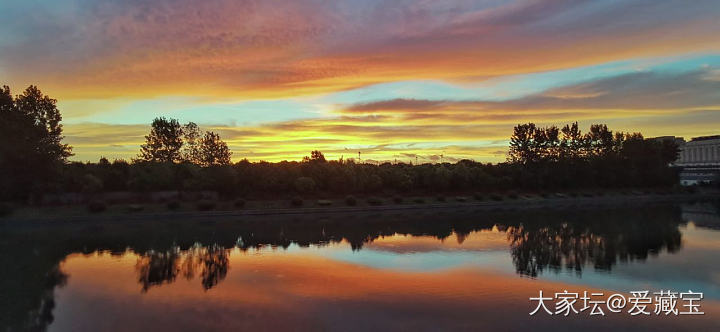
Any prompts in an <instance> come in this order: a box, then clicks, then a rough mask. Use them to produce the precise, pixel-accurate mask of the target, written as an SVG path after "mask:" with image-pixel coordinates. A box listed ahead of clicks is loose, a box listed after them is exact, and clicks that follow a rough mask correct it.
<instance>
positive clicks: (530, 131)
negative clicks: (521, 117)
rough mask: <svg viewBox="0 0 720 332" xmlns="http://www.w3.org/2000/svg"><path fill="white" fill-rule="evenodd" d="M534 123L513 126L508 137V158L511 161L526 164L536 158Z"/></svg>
mask: <svg viewBox="0 0 720 332" xmlns="http://www.w3.org/2000/svg"><path fill="white" fill-rule="evenodd" d="M535 130H536V127H535V124H534V123H527V124H519V125H517V126H515V128H513V134H512V136H511V137H510V150H509V151H508V160H509V161H510V162H513V163H520V164H527V163H530V162H532V161H536V160H537V155H536V151H535V148H534V144H535V141H534V140H535Z"/></svg>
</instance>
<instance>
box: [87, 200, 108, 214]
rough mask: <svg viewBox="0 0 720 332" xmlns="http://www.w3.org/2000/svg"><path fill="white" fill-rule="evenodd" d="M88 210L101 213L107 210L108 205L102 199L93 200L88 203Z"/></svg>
mask: <svg viewBox="0 0 720 332" xmlns="http://www.w3.org/2000/svg"><path fill="white" fill-rule="evenodd" d="M87 210H88V212H90V213H100V212H103V211H105V210H107V205H105V203H104V202H101V201H91V202H90V203H88V205H87Z"/></svg>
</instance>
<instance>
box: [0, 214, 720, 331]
mask: <svg viewBox="0 0 720 332" xmlns="http://www.w3.org/2000/svg"><path fill="white" fill-rule="evenodd" d="M719 208H720V205H718V204H701V205H697V204H696V205H684V206H641V207H632V208H613V209H594V210H592V209H591V210H582V211H571V210H556V211H544V212H538V211H526V212H514V213H508V212H504V213H499V212H498V213H493V214H489V213H487V212H480V211H471V210H469V211H460V212H456V213H449V212H447V211H432V212H422V213H420V212H414V213H412V215H400V214H367V215H338V216H320V217H318V216H286V217H282V218H278V217H275V218H269V217H252V218H251V217H244V218H235V219H231V220H198V221H183V220H169V221H167V220H166V221H126V222H104V223H93V222H78V223H72V224H64V225H63V226H55V225H42V226H37V225H35V226H17V225H15V224H10V223H9V222H6V224H5V225H3V226H2V228H0V230H1V231H2V233H3V236H2V239H0V249H2V251H1V252H0V262H1V263H2V266H3V271H2V272H1V274H0V276H1V277H2V278H1V280H0V282H1V283H2V284H1V285H0V291H1V292H2V293H1V294H0V295H1V297H2V298H1V299H0V310H1V311H2V316H1V318H0V330H3V329H5V330H11V331H14V330H51V331H101V330H102V331H139V330H148V331H156V330H180V331H185V330H188V331H189V330H195V331H197V330H201V331H207V330H233V331H238V330H249V329H259V330H340V331H347V330H413V331H417V330H451V329H460V330H520V329H534V330H553V331H557V330H570V329H577V328H583V329H589V330H607V329H608V328H613V329H616V330H657V329H665V330H698V331H711V330H715V331H717V330H720V316H718V315H719V314H720V266H719V265H718V262H720V259H718V257H720V217H719V216H718V209H719ZM403 213H407V212H403ZM661 289H665V290H667V289H671V290H675V291H687V290H688V289H690V290H693V291H700V292H703V293H704V296H705V298H704V299H703V300H702V301H701V302H700V304H701V308H702V310H703V311H704V312H705V315H703V316H667V317H665V316H662V317H657V316H655V315H651V316H649V317H648V316H642V317H634V316H630V315H629V314H627V313H624V312H623V313H618V314H608V315H607V316H604V317H602V316H592V317H590V316H588V315H587V312H584V313H581V314H572V315H570V316H568V317H564V316H549V315H547V314H544V313H543V314H538V315H536V316H529V315H528V313H529V312H530V311H531V310H533V309H534V306H535V305H534V304H533V303H531V302H530V301H529V298H530V297H535V296H537V295H538V291H539V290H543V291H544V293H545V294H546V295H547V294H553V293H555V292H560V291H563V290H568V291H570V292H581V293H582V291H594V292H603V293H606V294H610V293H615V292H622V293H627V292H629V291H632V290H650V291H651V292H654V291H658V290H661ZM553 304H554V302H550V303H548V305H549V306H550V308H551V309H552V305H553ZM580 307H581V306H580V305H578V306H577V308H578V309H579V308H580ZM626 309H627V308H626Z"/></svg>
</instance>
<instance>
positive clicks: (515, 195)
mask: <svg viewBox="0 0 720 332" xmlns="http://www.w3.org/2000/svg"><path fill="white" fill-rule="evenodd" d="M507 197H508V198H509V199H518V193H516V192H514V191H511V192H509V193H508V194H507Z"/></svg>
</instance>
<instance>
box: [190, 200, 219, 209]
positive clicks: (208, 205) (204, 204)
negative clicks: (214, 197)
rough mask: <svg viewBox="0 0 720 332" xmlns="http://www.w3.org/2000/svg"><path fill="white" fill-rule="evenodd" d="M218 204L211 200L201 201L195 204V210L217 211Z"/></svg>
mask: <svg viewBox="0 0 720 332" xmlns="http://www.w3.org/2000/svg"><path fill="white" fill-rule="evenodd" d="M216 205H217V203H215V201H211V200H209V199H201V200H199V201H197V203H195V208H197V209H198V211H210V210H213V209H215V206H216Z"/></svg>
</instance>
